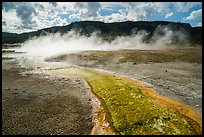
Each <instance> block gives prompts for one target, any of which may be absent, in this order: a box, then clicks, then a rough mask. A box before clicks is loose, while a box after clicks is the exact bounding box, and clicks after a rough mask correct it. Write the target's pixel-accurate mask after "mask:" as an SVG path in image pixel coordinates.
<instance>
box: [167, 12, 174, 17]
mask: <svg viewBox="0 0 204 137" xmlns="http://www.w3.org/2000/svg"><path fill="white" fill-rule="evenodd" d="M172 15H174V13H173V12H170V13H167V14H166V16H165V18H168V17H171V16H172Z"/></svg>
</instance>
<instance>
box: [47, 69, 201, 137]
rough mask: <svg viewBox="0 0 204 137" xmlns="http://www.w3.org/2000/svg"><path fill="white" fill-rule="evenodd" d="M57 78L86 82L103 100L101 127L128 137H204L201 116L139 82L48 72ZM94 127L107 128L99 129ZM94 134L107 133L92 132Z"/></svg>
mask: <svg viewBox="0 0 204 137" xmlns="http://www.w3.org/2000/svg"><path fill="white" fill-rule="evenodd" d="M45 73H46V74H49V75H52V76H56V77H73V78H81V79H84V80H86V81H87V82H88V83H89V85H90V86H91V89H92V92H93V93H94V95H96V97H97V98H98V99H100V101H101V102H102V104H101V109H98V112H97V114H98V117H97V118H98V119H99V121H98V124H99V125H103V122H104V121H107V122H108V123H110V126H107V128H106V129H105V130H106V131H107V132H108V130H109V129H110V128H109V127H111V128H112V130H110V131H115V132H116V133H118V134H124V135H160V134H161V135H194V134H202V122H201V115H200V114H199V113H198V112H196V111H195V110H193V109H191V108H189V107H186V106H185V105H183V104H181V103H178V102H174V101H172V100H170V99H167V98H165V97H162V96H159V95H157V94H156V93H155V92H154V91H153V90H152V89H150V88H147V87H145V86H144V85H143V84H142V83H140V82H139V81H136V80H133V79H131V78H128V77H124V76H118V75H117V76H116V75H113V74H111V73H107V72H99V71H96V70H92V69H87V68H82V67H76V66H75V67H67V68H64V69H59V70H49V71H45ZM104 117H105V118H104ZM94 128H104V126H98V127H97V126H95V127H94ZM92 131H93V132H92V134H104V133H101V132H100V130H96V129H94V130H92Z"/></svg>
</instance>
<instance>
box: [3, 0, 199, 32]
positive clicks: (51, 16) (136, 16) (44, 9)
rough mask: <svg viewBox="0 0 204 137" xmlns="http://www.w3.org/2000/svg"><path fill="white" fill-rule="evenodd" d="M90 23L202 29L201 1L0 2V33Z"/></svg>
mask: <svg viewBox="0 0 204 137" xmlns="http://www.w3.org/2000/svg"><path fill="white" fill-rule="evenodd" d="M83 20H92V21H103V22H105V23H109V22H122V21H127V20H129V21H141V20H143V21H156V20H157V21H158V20H160V21H162V20H164V21H173V22H183V23H189V24H190V25H191V26H193V27H194V26H202V3H201V2H3V3H2V30H3V31H4V32H13V33H22V32H29V31H35V30H38V29H42V28H48V27H52V26H63V25H68V24H70V23H71V22H75V21H83Z"/></svg>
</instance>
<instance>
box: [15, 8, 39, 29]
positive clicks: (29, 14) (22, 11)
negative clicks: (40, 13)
mask: <svg viewBox="0 0 204 137" xmlns="http://www.w3.org/2000/svg"><path fill="white" fill-rule="evenodd" d="M16 14H17V16H18V17H20V18H21V20H22V26H23V27H25V28H31V29H32V23H34V22H33V21H32V18H33V16H34V15H36V11H35V9H34V8H33V7H32V6H31V5H30V4H25V5H20V6H19V7H18V8H17V10H16Z"/></svg>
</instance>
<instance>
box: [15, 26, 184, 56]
mask: <svg viewBox="0 0 204 137" xmlns="http://www.w3.org/2000/svg"><path fill="white" fill-rule="evenodd" d="M161 32H162V33H161ZM147 36H148V33H147V32H146V31H139V32H137V33H133V34H132V35H130V36H120V37H117V38H115V39H114V40H112V41H111V42H108V41H104V40H103V39H102V38H101V37H100V36H99V35H98V34H97V33H92V35H91V36H89V37H87V36H83V35H80V34H79V33H76V32H75V31H69V32H68V33H66V34H63V35H60V34H59V33H55V34H48V35H46V36H40V37H35V38H33V39H30V40H28V41H26V42H24V43H23V44H22V46H21V47H20V48H19V49H17V51H21V52H26V53H27V54H28V55H29V56H31V57H43V58H44V59H45V58H46V57H51V56H56V55H60V54H68V53H73V52H79V51H84V50H119V49H157V48H160V47H164V46H167V45H168V44H171V43H172V41H173V40H174V39H175V38H176V39H178V40H179V42H180V43H182V42H183V43H184V42H185V43H186V42H187V37H188V35H186V34H185V33H183V32H182V31H172V30H170V29H169V28H168V27H161V26H159V27H158V28H157V29H156V30H155V32H154V34H153V36H152V38H151V40H150V43H145V42H144V38H146V37H147Z"/></svg>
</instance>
